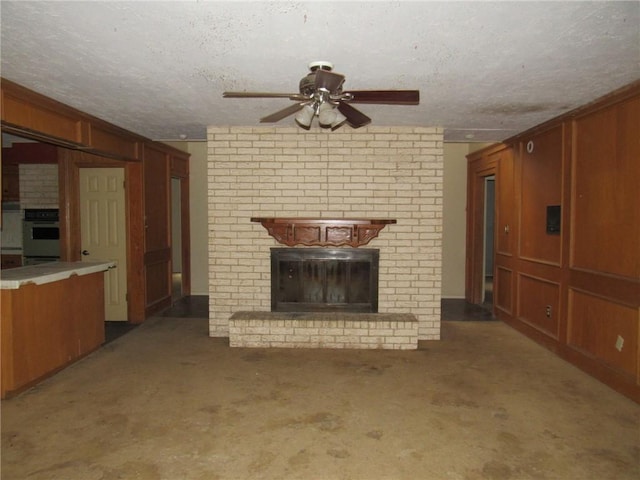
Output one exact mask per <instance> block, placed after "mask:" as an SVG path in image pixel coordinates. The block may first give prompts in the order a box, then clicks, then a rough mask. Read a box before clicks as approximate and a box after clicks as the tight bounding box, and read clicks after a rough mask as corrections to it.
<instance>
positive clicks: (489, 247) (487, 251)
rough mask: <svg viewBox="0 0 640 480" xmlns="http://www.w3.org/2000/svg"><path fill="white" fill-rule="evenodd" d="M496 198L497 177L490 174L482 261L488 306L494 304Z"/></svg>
mask: <svg viewBox="0 0 640 480" xmlns="http://www.w3.org/2000/svg"><path fill="white" fill-rule="evenodd" d="M495 198H496V177H495V175H490V176H488V177H485V178H484V227H483V231H484V235H483V237H484V240H483V245H484V255H483V262H482V265H483V268H482V273H483V275H482V279H483V293H482V303H483V304H484V305H488V306H491V305H492V304H493V254H494V228H495V203H496V202H495Z"/></svg>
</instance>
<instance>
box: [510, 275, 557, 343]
mask: <svg viewBox="0 0 640 480" xmlns="http://www.w3.org/2000/svg"><path fill="white" fill-rule="evenodd" d="M518 292H519V293H520V294H519V295H518V319H519V320H522V321H524V322H527V323H528V324H529V325H531V326H533V327H535V328H537V329H538V330H541V331H543V332H545V333H547V334H549V335H551V336H552V337H553V338H556V339H557V338H558V324H559V322H558V319H559V316H560V314H561V312H560V285H559V284H558V283H555V282H550V281H547V280H545V279H542V278H535V277H531V276H528V275H522V274H521V275H518ZM547 308H549V311H548V312H549V316H547Z"/></svg>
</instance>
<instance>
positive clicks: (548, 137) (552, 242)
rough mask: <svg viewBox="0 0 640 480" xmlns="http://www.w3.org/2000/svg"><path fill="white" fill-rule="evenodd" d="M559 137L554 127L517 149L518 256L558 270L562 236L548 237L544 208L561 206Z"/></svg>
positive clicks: (531, 138)
mask: <svg viewBox="0 0 640 480" xmlns="http://www.w3.org/2000/svg"><path fill="white" fill-rule="evenodd" d="M562 133H563V126H562V125H557V126H556V127H554V128H551V129H549V130H547V131H545V132H542V133H539V134H536V135H532V136H531V137H526V138H525V139H524V140H523V142H522V143H523V147H522V148H521V149H520V151H521V158H522V161H521V168H522V177H521V187H520V188H521V191H522V196H521V207H520V211H521V220H520V256H521V257H526V258H529V259H534V260H537V261H542V262H548V263H552V264H556V265H558V266H559V265H560V260H561V259H560V246H561V236H560V234H549V233H547V231H546V225H547V221H546V220H547V206H551V205H561V204H562V178H563V176H562V173H563V172H562V153H563V144H562V141H563V134H562ZM529 150H531V151H529ZM562 233H563V234H564V232H562Z"/></svg>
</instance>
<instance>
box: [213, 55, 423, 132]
mask: <svg viewBox="0 0 640 480" xmlns="http://www.w3.org/2000/svg"><path fill="white" fill-rule="evenodd" d="M309 70H310V72H309V73H308V74H307V75H306V76H305V77H303V78H302V79H301V80H300V84H299V90H300V92H299V93H267V92H264V93H262V92H224V93H223V94H222V96H223V97H225V98H288V99H289V100H293V101H295V102H297V103H296V104H294V105H290V106H288V107H286V108H284V109H282V110H279V111H277V112H275V113H272V114H271V115H268V116H266V117H263V118H261V119H260V122H261V123H274V122H278V121H280V120H282V119H283V118H286V117H288V116H289V115H293V114H294V113H295V114H296V116H295V121H296V123H297V124H298V125H299V126H300V127H302V128H304V129H305V130H309V129H310V128H311V124H312V122H313V118H314V117H318V124H319V125H320V127H322V128H331V130H336V129H337V128H339V127H341V126H342V125H343V124H345V123H348V124H349V125H351V127H352V128H360V127H363V126H365V125H368V124H369V123H371V119H370V118H369V117H367V116H366V115H365V114H364V113H362V112H360V111H359V110H357V109H356V108H355V107H353V106H352V105H350V104H351V103H370V104H386V105H418V104H419V103H420V92H419V91H418V90H350V91H343V89H342V85H343V83H344V80H345V77H344V75H341V74H339V73H334V72H333V71H332V70H333V64H332V63H331V62H325V61H316V62H311V63H310V64H309Z"/></svg>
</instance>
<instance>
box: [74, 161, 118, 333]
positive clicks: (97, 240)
mask: <svg viewBox="0 0 640 480" xmlns="http://www.w3.org/2000/svg"><path fill="white" fill-rule="evenodd" d="M80 212H81V213H80V228H81V245H82V252H83V253H82V260H83V261H100V260H108V261H112V262H114V263H115V264H116V268H114V269H111V270H108V271H107V273H106V275H105V286H104V287H105V319H106V320H108V321H127V243H126V240H127V234H126V221H125V215H126V210H125V194H124V168H81V169H80Z"/></svg>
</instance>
